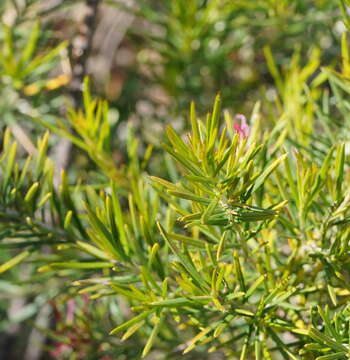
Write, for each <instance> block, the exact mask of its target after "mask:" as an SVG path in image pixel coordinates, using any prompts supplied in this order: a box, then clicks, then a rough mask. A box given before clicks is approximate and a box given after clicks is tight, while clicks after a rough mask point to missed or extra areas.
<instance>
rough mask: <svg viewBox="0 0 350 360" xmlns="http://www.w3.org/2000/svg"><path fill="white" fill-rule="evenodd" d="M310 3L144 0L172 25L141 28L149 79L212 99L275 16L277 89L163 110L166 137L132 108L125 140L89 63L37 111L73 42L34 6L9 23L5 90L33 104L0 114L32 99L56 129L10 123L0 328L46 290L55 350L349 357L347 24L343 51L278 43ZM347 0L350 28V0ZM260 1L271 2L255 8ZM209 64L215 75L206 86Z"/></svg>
mask: <svg viewBox="0 0 350 360" xmlns="http://www.w3.org/2000/svg"><path fill="white" fill-rule="evenodd" d="M15 3H16V4H17V2H15ZM33 3H34V2H33ZM26 4H27V5H28V6H30V4H31V2H26ZM308 4H309V2H305V3H304V2H302V1H296V2H294V3H293V2H288V1H257V2H254V4H253V3H251V2H246V1H239V2H228V1H227V2H226V1H213V2H207V1H197V0H195V1H187V2H185V1H182V0H178V1H174V2H168V1H165V2H164V3H162V4H160V3H159V4H156V3H155V4H153V3H152V4H151V3H149V2H145V1H141V2H140V5H139V8H138V9H137V10H135V11H136V15H143V16H145V17H146V18H147V19H148V21H151V22H152V21H153V23H154V24H158V25H160V26H162V27H163V28H164V29H165V30H166V31H165V32H163V35H164V38H161V39H160V38H157V37H152V36H149V34H146V35H145V36H146V37H147V39H148V40H149V41H150V43H152V44H153V45H152V47H153V48H154V49H155V50H156V51H158V52H159V53H160V54H161V56H162V64H163V65H164V67H163V70H164V74H162V75H161V76H160V78H158V77H157V76H155V77H154V80H155V81H156V82H157V83H158V84H160V86H163V87H164V89H166V90H167V91H168V93H169V94H170V95H171V96H174V97H175V96H176V97H177V96H179V99H178V100H176V101H178V102H179V104H181V103H182V102H187V103H188V102H189V100H188V97H189V94H191V95H193V96H192V97H193V98H197V100H199V101H198V102H199V106H200V107H202V106H203V104H204V103H205V104H206V105H207V104H208V94H212V93H213V92H215V91H216V87H217V85H218V83H220V81H221V80H220V79H217V78H216V75H217V74H219V73H220V76H221V77H222V78H225V76H226V75H227V74H228V73H229V72H230V71H231V70H230V69H231V65H232V64H230V65H229V64H228V62H227V57H228V54H231V52H232V51H234V50H235V49H238V48H241V47H242V46H243V45H242V42H243V40H244V39H245V38H246V37H247V36H248V35H249V34H253V35H256V31H257V30H256V29H257V28H261V27H262V26H267V25H266V24H265V22H268V23H269V24H270V25H269V26H272V28H274V29H275V28H277V29H281V34H277V35H276V38H273V39H272V40H271V42H270V43H271V44H270V45H271V46H265V47H264V50H263V52H264V56H265V61H266V65H264V66H265V67H266V68H267V69H268V70H269V71H270V74H271V77H272V79H273V81H274V84H275V87H274V90H273V93H274V96H272V97H271V91H270V90H271V89H267V87H270V86H272V82H271V81H270V82H267V83H266V84H265V83H264V86H262V89H261V101H259V102H256V103H255V104H254V105H252V106H248V107H250V108H252V111H251V114H250V116H248V119H247V120H246V118H245V116H244V115H242V114H237V115H234V116H232V115H231V114H230V112H229V111H228V110H227V109H224V110H222V107H223V106H222V102H224V103H225V101H227V98H228V96H231V95H232V94H234V93H235V92H236V90H235V91H233V92H231V90H230V88H228V87H225V88H224V89H223V93H222V94H221V95H217V96H216V98H215V101H214V105H213V108H212V111H211V112H210V113H208V114H207V115H206V116H205V117H202V116H200V115H198V113H201V111H200V112H198V113H197V111H196V106H195V102H192V103H191V106H190V111H189V114H188V119H187V122H186V124H185V125H184V128H187V129H190V131H189V132H188V133H183V132H181V130H179V129H181V128H182V126H176V125H177V124H173V125H174V126H171V125H168V126H167V127H166V131H165V132H166V138H165V139H163V140H164V141H162V144H161V145H160V146H158V145H157V144H147V141H145V139H144V138H140V137H139V136H138V135H139V133H138V131H137V129H135V127H134V126H133V125H131V124H129V125H128V127H127V131H126V136H125V137H126V139H125V143H126V146H125V149H124V150H122V155H120V154H119V153H117V152H116V149H118V150H120V149H121V144H123V142H122V141H123V140H122V135H123V134H121V132H120V133H119V132H118V131H116V129H117V130H120V129H122V128H116V122H115V119H113V117H111V114H112V112H111V110H110V108H109V105H108V103H107V102H106V101H103V100H98V99H96V98H95V96H94V95H93V94H92V92H91V90H90V84H89V80H88V78H86V79H85V81H84V82H83V84H82V104H81V106H80V107H79V106H77V107H72V106H69V105H68V106H67V107H66V117H65V118H64V119H61V118H59V117H58V116H57V108H54V107H51V106H50V105H48V106H47V107H46V109H48V112H47V111H43V114H41V109H42V107H43V106H44V105H45V103H46V101H47V102H48V103H50V102H49V100H48V99H52V98H51V95H47V94H46V95H47V96H46V95H45V96H44V95H43V94H44V93H46V90H54V89H56V85H57V83H56V82H57V81H58V83H59V86H60V85H63V83H64V82H65V81H68V80H67V79H62V78H57V77H55V78H54V79H53V80H52V79H51V80H48V76H50V74H51V71H52V69H53V68H54V66H55V64H56V60H57V58H58V56H59V53H60V52H61V50H63V49H64V48H65V47H66V44H65V43H64V42H63V43H62V45H58V46H56V45H55V46H53V47H50V48H49V49H43V48H42V47H39V43H40V41H43V40H44V39H41V35H42V34H43V32H42V31H41V30H40V29H41V27H40V25H39V22H35V23H34V24H33V26H30V29H31V30H30V31H28V33H27V34H25V32H21V31H18V29H20V26H23V24H16V26H13V27H11V26H8V25H3V27H2V30H1V34H2V36H3V41H2V42H1V48H2V55H1V56H0V82H1V84H6V86H5V85H4V86H3V87H2V89H1V91H3V89H4V92H5V91H7V89H11V91H12V94H13V93H15V94H16V96H18V98H16V99H21V100H22V101H25V102H26V104H27V105H28V106H29V111H25V112H23V111H22V110H21V106H19V109H17V107H16V106H14V104H15V103H11V104H10V105H9V107H8V111H7V112H6V113H5V115H6V114H10V115H6V116H5V118H6V117H7V116H9V117H11V119H12V120H15V119H16V116H17V115H19V114H23V113H25V114H26V119H27V120H28V121H31V123H32V124H36V126H37V129H38V128H46V129H48V132H46V133H45V134H44V135H42V136H41V137H39V138H38V140H37V142H36V145H35V146H34V145H33V149H31V151H28V147H26V146H24V145H23V138H21V137H18V134H17V136H16V131H15V130H16V129H14V127H13V126H12V125H13V122H12V124H10V126H9V127H8V128H7V129H6V130H5V131H4V134H3V136H2V143H1V153H0V249H1V252H0V275H1V281H0V289H1V291H2V292H3V294H4V295H0V296H1V298H0V299H1V302H0V312H1V314H5V316H4V317H3V318H4V320H1V321H0V331H2V332H5V331H6V330H7V329H8V328H9V327H10V326H11V324H13V323H20V322H22V321H27V324H28V323H29V324H30V321H33V322H35V321H34V318H35V316H36V314H38V313H40V308H41V307H42V306H43V305H44V304H46V305H47V304H50V307H49V310H48V311H49V313H51V314H52V316H53V317H54V320H55V324H54V326H51V325H50V324H46V326H42V327H40V326H38V325H37V324H38V323H37V322H35V327H37V328H39V330H40V331H41V332H42V333H43V334H45V335H46V336H47V337H48V338H49V339H50V346H49V349H48V352H50V354H51V355H50V356H51V357H56V358H58V359H77V358H78V359H79V358H87V357H88V356H91V358H92V359H95V358H96V359H112V358H113V359H125V358H126V359H133V358H141V357H148V358H149V359H152V358H160V359H178V358H182V357H183V358H185V359H203V358H204V359H212V357H211V356H212V354H213V353H214V354H215V356H221V357H222V358H227V359H240V360H245V359H246V360H249V359H257V360H259V359H277V360H278V359H305V360H308V359H318V360H331V359H348V358H349V357H350V355H349V354H350V352H349V346H350V342H349V341H350V340H349V336H350V335H349V325H350V324H349V306H348V302H349V298H350V287H349V275H350V273H349V271H350V268H349V261H348V258H349V253H350V245H349V239H350V228H349V222H350V190H349V187H348V185H347V184H348V183H349V181H350V167H349V164H350V159H349V151H348V147H349V140H348V139H349V116H348V112H349V108H350V104H349V101H348V96H349V93H350V90H349V89H350V84H349V76H350V55H349V48H348V35H347V33H343V35H342V37H341V39H340V41H339V42H340V44H341V46H340V51H339V53H340V55H339V56H338V57H339V58H340V59H341V63H339V62H338V63H337V64H334V63H332V62H331V63H330V64H328V65H327V66H321V64H323V62H324V56H323V54H322V52H321V51H320V50H319V49H318V48H316V47H315V48H313V49H312V51H310V52H309V53H308V54H307V56H305V55H304V54H303V47H304V46H305V44H304V43H303V44H302V46H301V48H300V49H296V50H295V51H294V52H293V56H292V57H291V58H289V57H288V59H289V60H290V61H287V62H286V61H285V55H283V54H284V51H286V52H287V51H288V50H291V49H290V46H289V45H288V44H286V45H285V46H286V48H285V47H283V46H281V49H280V50H279V51H277V52H275V51H274V47H275V46H277V45H278V44H279V43H280V42H283V41H286V39H290V36H292V35H291V34H290V33H285V32H284V31H282V30H285V28H287V29H288V31H290V32H291V33H292V34H294V35H295V34H297V35H298V36H299V37H300V36H302V35H303V30H305V26H304V25H305V24H300V25H299V24H298V21H297V20H298V16H299V15H300V14H303V16H305V18H304V20H305V19H311V15H310V14H311V13H309V11H308ZM317 4H319V5H322V4H323V2H322V1H318V2H317ZM340 4H341V5H340V11H342V12H343V16H344V23H345V25H346V26H348V20H347V6H348V5H349V4H348V2H347V1H341V2H340ZM17 5H18V4H17ZM114 5H116V4H114ZM323 6H325V7H327V6H329V9H333V4H332V3H330V5H325V4H323ZM25 8H26V7H25ZM327 8H328V7H327ZM129 10H130V9H129ZM329 11H330V10H329ZM250 12H251V13H250ZM164 13H166V14H167V16H168V17H166V20H169V22H165V20H164V19H162V18H161V15H163V14H164ZM330 13H331V11H330V12H329V13H327V14H330ZM252 14H265V15H264V16H266V17H264V21H262V22H261V23H258V22H257V23H256V24H252V23H251V21H252V20H251V17H252V16H253V15H252ZM326 17H327V18H328V15H327V16H326ZM305 21H306V20H305ZM310 21H311V20H310ZM284 22H285V23H284ZM193 23H195V24H196V26H193ZM218 24H219V25H218ZM271 24H272V25H271ZM238 25H241V27H239V26H238ZM322 26H323V25H321V24H319V25H317V26H316V28H317V29H319V28H322ZM220 29H221V30H220ZM254 29H255V30H254ZM318 31H319V30H317V31H316V32H315V36H316V37H318V36H320V37H321V35H320V33H319V32H318ZM232 32H233V33H234V34H233V35H232ZM294 35H293V36H294ZM232 36H233V39H234V40H235V41H232V45H231V44H230V45H229V46H224V45H222V46H219V50H218V51H217V52H213V53H211V52H210V51H209V50H210V49H209V48H211V47H212V46H213V45H212V43H213V40H217V41H219V43H220V44H224V43H225V44H227V43H229V42H230V41H231V39H232ZM262 37H263V36H262ZM256 38H257V43H258V44H259V46H260V45H266V42H265V40H264V39H263V40H261V38H260V37H259V36H258V35H256ZM197 40H198V41H199V45H198V46H197V45H196V46H194V44H193V42H195V43H196V41H197ZM159 44H161V45H162V46H160V45H159ZM276 44H277V45H276ZM208 49H209V50H208ZM179 54H182V55H183V56H182V57H180V58H179ZM189 63H191V64H192V65H193V67H190V68H187V66H188V64H189ZM207 63H208V64H211V66H212V67H211V68H210V69H209V73H210V76H211V77H212V78H213V79H215V80H218V82H215V81H214V80H213V83H212V84H209V85H208V88H209V89H208V88H206V89H204V90H203V93H202V91H201V86H200V84H201V83H200V82H198V76H199V75H198V74H200V73H201V68H202V67H203V66H206V65H205V64H207ZM213 64H214V65H213ZM185 70H186V71H189V73H191V72H193V77H191V78H190V77H189V76H188V73H187V72H186V71H185ZM155 75H157V74H155ZM186 77H188V82H187V81H184V79H185V78H186ZM179 78H180V80H178V79H179ZM181 79H182V80H181ZM52 81H53V82H52ZM61 81H63V83H62V82H61ZM179 84H180V85H179ZM265 85H266V86H265ZM45 89H46V90H45ZM237 91H238V90H237ZM269 91H270V92H269ZM269 94H270V95H269ZM41 96H43V97H42V98H41ZM40 98H41V100H40ZM35 99H36V100H35ZM4 102H5V103H6V104H7V101H6V99H5V101H4ZM253 103H254V101H253V100H252V99H250V100H249V104H253ZM46 105H47V104H46ZM75 105H77V104H75ZM44 108H45V106H44ZM49 113H51V115H52V114H54V116H53V117H52V116H47V115H48V114H49ZM170 115H174V114H170ZM7 123H8V121H7V118H6V124H7ZM32 126H33V125H32ZM36 132H37V130H36ZM49 132H50V133H49ZM29 136H30V137H32V134H30V135H29ZM55 136H57V137H58V138H59V139H60V138H65V139H68V140H69V141H70V142H71V143H72V144H73V145H74V153H73V155H72V164H68V165H66V168H67V169H63V170H60V169H57V168H56V164H55V162H54V160H53V159H51V154H52V150H53V149H55V147H54V145H53V144H55V140H56V138H55ZM14 137H16V139H14ZM50 138H51V139H54V141H52V142H50ZM21 140H22V142H21ZM119 142H120V143H119ZM145 145H146V146H145ZM27 153H28V154H27ZM54 155H56V154H54ZM117 155H120V156H122V157H123V161H117V160H116V157H117ZM81 158H83V159H84V161H86V164H87V165H85V166H84V164H83V165H81V164H80V163H79V161H81ZM81 169H82V170H83V171H80V170H81ZM58 170H60V171H58ZM48 289H49V290H48ZM3 290H4V291H3ZM24 296H25V297H28V299H33V300H30V301H28V303H27V304H26V305H25V306H24V307H23V308H22V311H20V312H18V314H16V316H14V315H13V314H12V315H10V311H8V310H7V308H10V307H11V306H10V305H9V304H11V301H12V300H13V298H14V297H15V298H21V297H24ZM51 344H53V345H52V346H51Z"/></svg>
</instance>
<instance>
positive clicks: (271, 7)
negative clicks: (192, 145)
mask: <svg viewBox="0 0 350 360" xmlns="http://www.w3.org/2000/svg"><path fill="white" fill-rule="evenodd" d="M339 4H340V3H339V1H337V0H294V1H292V0H256V1H252V0H237V1H232V0H162V1H152V0H137V1H136V0H123V1H121V0H85V1H79V0H3V1H1V2H0V19H1V24H0V113H1V120H0V126H1V129H4V128H5V127H8V128H9V129H10V130H11V133H12V135H13V136H14V138H15V139H16V140H17V141H18V143H20V144H21V148H20V149H19V150H18V151H19V154H18V156H19V161H20V163H21V162H22V163H24V158H25V155H26V154H29V155H31V156H33V157H34V158H35V157H36V156H37V155H38V149H40V146H41V147H46V150H47V151H48V153H49V155H50V156H51V157H52V158H53V160H54V161H55V163H56V168H55V169H53V170H52V179H53V182H54V184H58V183H59V182H60V170H61V169H62V168H69V169H70V171H69V180H71V181H72V182H74V183H78V185H79V182H80V181H85V182H88V183H91V184H92V185H93V186H96V189H97V190H98V189H99V188H103V184H105V183H106V182H108V181H109V178H112V179H122V178H123V176H124V175H125V172H126V173H128V176H129V179H130V177H131V178H132V179H133V181H134V183H132V185H130V184H128V183H127V181H126V183H123V184H122V187H123V189H122V190H121V191H122V192H123V191H124V192H125V191H126V190H125V189H127V188H128V186H131V187H133V186H134V188H135V187H137V186H136V185H135V184H136V183H137V180H136V179H137V177H138V176H139V174H140V172H142V171H143V170H144V169H151V172H152V173H153V174H156V175H157V174H158V175H162V176H163V177H169V178H171V179H172V180H173V181H175V180H176V178H177V176H178V175H177V172H176V171H175V170H174V165H173V163H172V162H171V160H170V158H169V157H162V156H161V155H159V143H160V141H161V140H162V139H163V133H164V131H163V129H164V125H165V124H171V125H172V126H173V127H174V128H176V129H177V130H178V131H180V132H185V131H188V124H189V122H188V121H187V120H185V119H187V117H188V108H189V104H190V102H191V101H192V100H194V101H195V102H196V104H197V111H198V113H199V114H204V113H205V112H206V111H208V110H209V108H210V104H211V103H212V102H213V101H214V98H215V95H216V94H217V93H218V92H220V94H221V101H222V107H223V108H224V109H229V111H230V112H231V113H233V114H234V113H243V114H248V115H249V114H251V113H253V115H254V114H255V112H254V111H253V109H255V110H256V109H257V107H258V108H259V116H260V118H261V121H262V122H263V123H264V126H266V128H271V129H277V130H275V132H278V131H280V132H281V135H280V137H279V138H278V140H279V141H280V142H282V141H284V140H286V143H287V146H290V147H293V146H296V147H298V149H300V151H301V152H302V153H303V155H304V156H305V157H306V159H308V160H310V159H312V160H315V161H316V162H318V164H322V161H323V159H324V157H325V155H326V154H327V152H328V149H329V148H330V147H331V146H333V145H334V144H336V143H337V142H339V141H343V140H346V139H348V134H349V124H350V122H349V121H348V117H349V115H348V113H349V106H350V105H349V102H348V100H347V97H348V95H349V89H350V87H349V83H348V82H349V77H350V66H349V55H348V54H349V52H348V39H347V37H346V36H345V35H343V36H342V34H343V33H344V32H345V30H346V25H347V21H346V11H347V9H346V5H344V4H345V2H342V3H341V4H343V13H342V7H341V6H339ZM344 9H345V10H344ZM344 12H345V13H344ZM344 16H345V18H344ZM86 75H89V77H90V84H87V83H85V87H89V88H90V91H91V93H92V95H91V96H92V97H95V96H97V97H101V98H104V99H107V100H108V102H109V106H107V104H106V103H99V104H97V103H96V104H94V105H91V99H86V98H85V99H83V98H82V96H81V89H82V88H83V86H84V85H83V84H84V81H83V80H84V77H85V76H86ZM89 96H90V95H89ZM258 100H262V102H261V104H257V101H258ZM84 103H85V110H86V111H85V112H79V111H78V110H76V109H78V108H81V107H83V104H84ZM89 106H91V107H93V110H91V109H90V110H88V108H89ZM96 108H99V109H100V110H99V111H100V120H99V124H100V125H101V128H102V129H105V132H103V131H101V133H100V128H96V129H95V132H89V131H90V130H89V129H84V126H83V124H84V123H85V122H87V121H89V116H91V113H94V112H95V111H96ZM89 111H90V113H89ZM89 114H90V115H89ZM247 117H248V116H247ZM107 123H108V126H107V125H105V126H104V125H103V124H107ZM43 127H45V128H48V129H49V130H51V132H52V133H55V134H58V135H64V136H65V137H66V138H67V137H68V139H70V140H71V142H73V143H74V145H75V146H74V147H73V146H72V144H71V142H70V141H67V140H65V139H63V140H62V138H61V137H60V136H50V139H49V140H47V139H46V141H49V142H48V143H45V141H44V140H42V143H39V145H38V146H37V145H36V144H35V139H36V138H37V137H38V134H42V130H43ZM107 128H108V134H106V132H107ZM316 131H317V135H316ZM107 135H108V136H107ZM273 138H274V139H275V137H273ZM84 144H85V145H86V144H88V146H90V149H93V150H94V149H98V152H96V153H95V152H94V151H91V150H90V152H89V151H85V150H86V149H85V148H84V146H85V145H84ZM2 146H3V144H1V147H2ZM152 146H154V147H155V150H154V153H155V156H153V157H152V159H151V160H150V162H148V160H149V156H150V152H151V149H152ZM276 148H277V146H276ZM46 150H45V151H46ZM42 151H44V150H42ZM39 153H40V151H39ZM97 154H98V156H96V155H97ZM101 154H102V155H101ZM137 157H139V158H141V160H140V163H137V162H134V163H132V164H131V166H129V164H128V161H129V160H130V159H135V158H137ZM142 161H143V162H142ZM115 164H117V165H118V166H117V168H118V170H115V167H114V165H115ZM33 166H34V165H33ZM37 169H38V171H37V173H36V174H35V175H33V178H32V179H31V180H33V181H40V175H41V173H40V166H38V165H37ZM98 169H102V170H103V171H102V172H100V171H98ZM164 169H165V170H164ZM114 170H115V171H114ZM121 181H122V180H121ZM124 181H125V180H124ZM101 184H102V185H101ZM77 187H79V186H77ZM124 187H125V188H124ZM74 189H75V188H74ZM74 189H73V191H74ZM25 190H26V191H28V189H27V188H26V189H25ZM60 191H61V192H62V194H63V193H64V190H60ZM147 191H148V190H147ZM147 191H145V192H146V193H147V196H149V197H152V196H153V195H149V194H148V192H147ZM58 192H59V191H58ZM76 193H78V191H76ZM123 195H125V193H123ZM60 196H61V195H60ZM62 196H63V197H64V194H63V195H62ZM77 196H78V197H79V196H81V195H79V194H78V195H77ZM89 196H90V197H91V198H90V201H91V203H93V201H92V200H91V199H94V200H96V194H93V193H90V194H89V195H88V197H89ZM96 201H97V202H98V200H96ZM122 201H124V203H127V201H128V200H127V199H126V198H123V200H122ZM129 201H130V199H129ZM5 202H6V201H5ZM122 205H123V203H122ZM26 206H27V205H26ZM138 206H140V207H141V205H140V204H138ZM66 210H67V211H69V210H70V207H69V205H67V204H66ZM62 211H63V210H62ZM28 212H29V213H30V209H29V208H28ZM62 216H63V215H62ZM164 216H166V214H164ZM168 216H169V215H168ZM169 221H170V222H171V220H169ZM62 222H64V219H63V220H62ZM23 226H24V225H23ZM22 230H23V229H22V228H21V231H22ZM24 230H25V229H24ZM46 230H47V229H46ZM46 230H45V229H41V231H43V233H44V234H47V232H48V231H46ZM151 230H152V231H153V232H155V231H156V230H155V229H151ZM45 231H46V232H45ZM56 235H57V234H56ZM59 235H60V234H58V235H57V238H58V239H59ZM23 236H25V235H23ZM67 251H68V253H69V250H67ZM9 253H10V252H9V251H8V250H7V249H1V252H0V259H1V263H3V262H5V261H7V260H8V259H10V258H11V257H10V255H9ZM73 254H74V253H73ZM42 256H47V257H50V256H52V258H53V259H55V256H56V254H51V253H50V251H49V250H47V254H46V255H45V254H44V255H42ZM72 256H73V255H72ZM33 262H34V264H35V266H31V265H32V264H28V263H25V264H21V265H20V266H19V267H16V268H12V269H11V270H10V271H8V272H6V273H5V274H3V275H2V277H1V280H0V358H1V359H2V358H4V359H11V360H12V359H28V360H36V359H39V358H58V359H61V358H62V359H63V358H64V357H63V355H61V354H62V353H64V349H62V348H59V347H58V346H57V343H60V344H62V343H66V348H68V349H79V352H80V353H79V354H78V355H76V356H77V357H76V358H77V359H80V358H89V357H88V354H91V352H93V351H94V350H95V349H96V348H98V349H99V356H100V357H98V359H106V360H107V359H110V357H109V356H112V355H113V356H115V355H116V354H115V353H113V351H114V350H111V349H114V348H115V344H114V343H113V342H114V341H116V340H115V339H113V338H111V337H109V336H107V335H106V334H108V331H109V330H110V329H111V328H112V327H113V326H114V325H115V321H116V318H117V320H118V322H121V321H119V320H121V319H122V318H123V315H125V314H121V313H120V308H119V307H118V306H117V305H116V304H115V302H114V301H113V300H109V298H108V297H106V298H103V300H102V301H101V302H99V303H98V304H99V305H98V306H92V305H91V303H89V301H88V300H87V299H86V298H84V295H82V296H80V295H79V297H74V300H73V302H72V301H71V299H69V295H76V294H75V293H74V294H73V293H72V294H71V293H69V292H68V293H66V294H65V293H64V291H62V288H64V286H65V280H64V279H65V276H66V275H67V276H69V275H71V274H70V273H69V270H62V279H63V280H62V279H54V278H52V277H50V274H47V273H45V272H44V273H40V274H39V275H38V273H37V272H36V271H34V270H35V269H36V265H37V264H39V265H42V264H44V263H45V261H44V260H43V259H42V258H41V257H40V256H39V255H37V257H36V258H34V260H33ZM65 271H66V272H65ZM73 278H76V279H79V274H77V275H74V276H73ZM29 279H30V281H29ZM33 284H34V285H33ZM69 291H70V292H72V290H71V289H70V290H69ZM48 302H49V303H50V305H48ZM119 305H120V304H119ZM121 308H122V309H123V307H121ZM125 311H126V310H125ZM73 313H74V316H75V319H78V321H76V322H75V325H74V327H73V326H71V325H69V324H70V321H71V319H72V316H73V315H72V314H73ZM111 313H112V314H114V315H113V316H114V319H113V320H111V319H110V314H111ZM49 314H50V316H49ZM82 314H84V316H82ZM86 314H88V316H89V317H91V318H94V319H95V320H94V321H86V319H84V318H85V316H86ZM127 315H128V314H126V316H127ZM341 316H343V315H341ZM344 316H345V315H344ZM67 318H68V325H67V321H66V320H67ZM50 322H51V323H50ZM91 324H94V325H95V326H96V324H98V325H99V326H97V327H94V326H93V327H91V328H89V326H90V325H91ZM48 328H51V330H50V331H49V330H47V329H48ZM43 329H46V330H45V331H44V330H43ZM84 334H89V336H88V338H84ZM62 338H65V339H64V340H62ZM140 338H142V336H141V337H140ZM67 339H68V340H67ZM141 343H142V340H140V339H139V338H138V337H136V338H135V339H134V343H133V344H132V346H130V343H128V344H127V343H124V345H123V346H124V347H120V352H121V355H120V357H118V359H119V358H120V359H123V356H124V358H125V359H129V358H134V357H135V356H136V355H137V354H135V346H136V348H137V347H139V348H142V346H141V345H140V344H141ZM33 344H41V345H43V346H33ZM38 349H40V350H38ZM49 353H51V355H50V357H48V356H49V355H48V354H49ZM136 353H137V351H136ZM43 354H44V355H43ZM101 354H102V355H101ZM123 354H124V355H123ZM125 354H127V355H125ZM60 356H61V357H60ZM104 356H105V357H104ZM118 356H119V355H118ZM153 356H155V357H154V359H156V358H157V357H156V356H157V354H155V355H153ZM170 356H173V358H176V356H178V355H177V354H176V352H175V354H172V355H169V358H171V357H170ZM196 356H197V357H196ZM198 356H202V355H201V354H199V355H198V354H196V353H195V352H194V353H193V354H189V355H188V359H191V358H193V359H196V358H198ZM71 358H72V359H73V357H71ZM212 358H213V359H214V358H215V357H212ZM91 359H94V357H93V356H92V357H91ZM219 359H220V357H219Z"/></svg>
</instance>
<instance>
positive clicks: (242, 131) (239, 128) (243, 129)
mask: <svg viewBox="0 0 350 360" xmlns="http://www.w3.org/2000/svg"><path fill="white" fill-rule="evenodd" d="M236 119H237V120H239V121H240V123H238V122H236V121H235V122H234V123H233V127H234V129H235V131H236V133H237V134H239V135H240V137H241V138H247V137H248V136H249V131H250V128H249V125H248V124H247V119H246V117H245V116H244V115H243V114H237V115H236Z"/></svg>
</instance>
